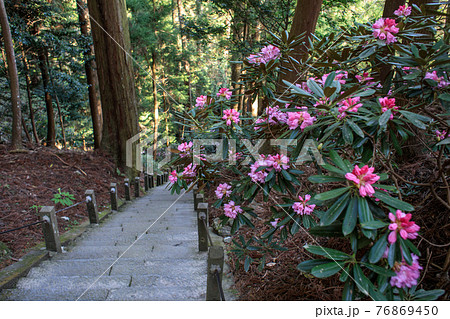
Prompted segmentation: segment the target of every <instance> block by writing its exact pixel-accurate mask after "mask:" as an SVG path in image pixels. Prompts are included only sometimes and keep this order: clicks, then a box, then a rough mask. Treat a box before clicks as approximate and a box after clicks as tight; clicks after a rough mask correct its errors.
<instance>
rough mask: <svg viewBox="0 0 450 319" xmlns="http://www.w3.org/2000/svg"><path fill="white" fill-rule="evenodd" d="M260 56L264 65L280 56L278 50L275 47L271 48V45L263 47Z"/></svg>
mask: <svg viewBox="0 0 450 319" xmlns="http://www.w3.org/2000/svg"><path fill="white" fill-rule="evenodd" d="M261 55H262V58H263V60H264V61H265V62H264V63H267V62H269V61H270V60H275V59H278V58H279V57H280V55H281V52H280V49H278V48H277V47H276V46H273V45H272V44H269V45H268V46H265V47H264V48H262V49H261Z"/></svg>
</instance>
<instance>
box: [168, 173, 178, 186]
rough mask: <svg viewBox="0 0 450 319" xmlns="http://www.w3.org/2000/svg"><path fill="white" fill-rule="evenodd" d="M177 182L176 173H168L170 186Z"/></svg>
mask: <svg viewBox="0 0 450 319" xmlns="http://www.w3.org/2000/svg"><path fill="white" fill-rule="evenodd" d="M177 180H178V175H177V171H173V172H172V173H170V175H169V182H171V183H172V184H175V183H176V182H177Z"/></svg>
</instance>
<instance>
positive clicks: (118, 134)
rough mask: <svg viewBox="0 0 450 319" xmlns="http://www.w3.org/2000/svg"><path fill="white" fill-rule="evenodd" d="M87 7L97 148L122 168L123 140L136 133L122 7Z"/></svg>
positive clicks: (110, 0) (108, 1)
mask: <svg viewBox="0 0 450 319" xmlns="http://www.w3.org/2000/svg"><path fill="white" fill-rule="evenodd" d="M88 8H89V12H90V14H91V22H92V38H93V40H94V51H95V57H96V61H97V68H98V79H99V85H100V96H101V102H102V111H103V132H102V142H101V147H102V148H103V149H104V150H105V151H107V152H109V153H110V154H111V155H112V156H113V157H114V159H115V161H116V164H117V166H119V167H121V168H126V141H127V140H128V139H129V138H131V137H133V136H134V135H136V134H138V132H139V127H138V113H137V103H136V91H135V82H134V72H133V60H132V57H131V55H130V53H129V52H131V43H130V33H129V27H128V19H127V9H126V4H125V0H88ZM137 155H139V154H137ZM131 173H135V172H131ZM131 173H130V174H131Z"/></svg>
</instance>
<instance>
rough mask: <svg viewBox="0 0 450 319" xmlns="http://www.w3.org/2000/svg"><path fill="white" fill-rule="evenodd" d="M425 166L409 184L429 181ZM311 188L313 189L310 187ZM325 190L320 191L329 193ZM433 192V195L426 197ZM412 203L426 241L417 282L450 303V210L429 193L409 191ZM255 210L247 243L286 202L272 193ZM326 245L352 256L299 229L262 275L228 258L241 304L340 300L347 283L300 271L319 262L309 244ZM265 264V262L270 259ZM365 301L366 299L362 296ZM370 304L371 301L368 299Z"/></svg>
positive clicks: (226, 175) (416, 168)
mask: <svg viewBox="0 0 450 319" xmlns="http://www.w3.org/2000/svg"><path fill="white" fill-rule="evenodd" d="M427 166H428V165H423V164H421V163H417V162H416V163H412V164H411V165H409V166H408V171H409V174H410V175H409V176H407V178H409V180H418V181H420V180H422V179H423V180H427V179H429V178H430V176H429V175H430V174H432V169H431V167H430V169H429V167H427ZM235 178H238V177H237V176H233V173H230V172H223V175H222V176H220V178H219V179H218V180H220V183H225V182H229V181H230V180H232V179H235ZM303 183H304V184H303V187H305V188H310V187H313V185H308V183H309V182H308V181H307V180H306V179H305V180H304V181H303ZM309 184H310V183H309ZM217 186H218V184H217V185H215V186H214V187H208V188H205V193H206V194H205V195H206V196H205V197H206V199H207V201H208V202H209V203H210V204H211V205H212V204H213V203H214V202H215V201H216V200H217V198H216V196H215V193H214V191H215V189H216V187H217ZM326 190H327V189H322V190H321V191H326ZM428 192H429V191H428ZM407 200H408V202H409V203H411V204H412V205H414V206H415V207H416V211H414V212H413V219H414V221H416V223H417V224H418V225H420V226H421V229H420V235H421V236H422V237H420V238H417V239H416V240H414V243H415V244H417V246H418V248H419V250H420V252H421V254H422V256H421V257H420V259H419V262H420V265H421V266H422V267H423V270H422V271H421V278H420V279H419V288H418V289H425V290H432V289H444V290H445V291H446V293H445V294H444V295H442V296H441V297H440V298H439V300H448V298H449V293H450V280H449V274H448V269H447V271H445V270H444V268H448V263H449V262H450V261H449V260H448V258H449V247H450V246H449V243H448V238H449V235H450V215H449V212H448V211H447V209H446V208H445V207H444V206H443V205H441V204H440V203H439V202H438V201H437V200H433V199H432V198H431V197H430V196H428V193H427V192H426V191H415V192H413V191H412V190H411V194H410V195H409V196H408V199H407ZM255 202H256V205H254V207H253V208H254V211H255V213H256V214H257V215H258V218H257V219H253V220H252V222H253V224H254V225H255V228H254V229H251V228H250V227H248V226H243V227H241V228H240V229H239V231H238V233H237V234H236V235H235V236H234V238H236V237H237V235H242V236H244V238H245V239H246V240H248V239H250V238H251V237H252V236H255V237H260V236H261V235H262V234H264V233H265V232H266V231H268V230H269V229H270V228H271V227H272V226H271V225H268V224H266V223H264V221H265V220H270V218H271V216H272V213H271V211H270V209H269V207H270V206H272V205H275V204H277V203H282V202H283V201H282V200H281V198H279V197H278V196H277V195H276V194H275V192H274V191H272V192H271V196H270V197H269V202H268V203H265V202H263V200H262V196H261V194H258V196H257V197H256V198H255ZM222 214H223V209H216V208H212V210H211V214H210V223H212V222H213V219H214V218H216V217H219V216H220V215H222ZM307 243H308V244H311V245H323V246H324V247H329V248H334V249H339V250H342V251H345V252H347V253H351V249H350V246H349V245H348V244H346V243H347V241H345V240H342V239H339V238H328V237H313V236H311V235H309V234H308V232H307V230H305V229H303V228H300V230H299V232H298V233H297V234H295V235H294V236H291V237H288V239H287V240H286V241H285V242H284V243H283V244H282V246H283V247H285V248H287V251H276V252H274V253H273V254H272V256H269V257H270V258H268V259H267V260H266V262H267V263H268V264H266V267H265V268H264V269H263V271H259V270H258V264H257V263H253V264H252V265H251V266H250V269H249V271H248V272H245V270H244V261H243V260H237V258H236V255H234V254H230V257H231V258H230V266H231V268H232V270H233V276H234V279H235V288H236V289H237V290H238V291H239V295H240V300H252V301H253V300H267V301H268V300H283V301H290V300H321V301H329V300H341V298H342V290H343V283H342V282H340V281H339V276H338V275H334V276H331V277H329V278H324V279H318V278H315V277H313V276H311V275H309V274H305V273H302V272H301V271H299V270H297V269H296V267H297V265H298V264H299V263H300V262H302V261H305V260H309V259H317V258H320V257H319V256H315V255H313V254H310V253H309V252H308V251H306V250H305V249H304V248H303V246H304V245H305V244H307ZM228 246H229V247H228V250H231V249H233V244H232V243H231V244H228ZM252 253H253V255H251V257H256V258H258V257H261V256H262V255H258V253H255V252H252ZM266 258H267V257H266ZM361 297H362V298H363V299H364V298H366V297H364V296H361ZM367 300H370V299H367Z"/></svg>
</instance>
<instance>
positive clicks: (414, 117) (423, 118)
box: [400, 111, 431, 130]
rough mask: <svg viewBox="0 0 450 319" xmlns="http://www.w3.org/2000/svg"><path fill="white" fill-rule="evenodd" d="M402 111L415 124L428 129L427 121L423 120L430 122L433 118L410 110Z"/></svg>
mask: <svg viewBox="0 0 450 319" xmlns="http://www.w3.org/2000/svg"><path fill="white" fill-rule="evenodd" d="M400 113H401V114H403V115H404V116H405V117H406V118H407V119H408V120H409V121H410V122H411V123H412V124H413V125H414V126H416V127H418V128H420V129H422V130H426V129H427V126H426V125H425V123H423V121H426V122H429V121H430V120H431V119H430V118H428V117H426V116H423V115H419V114H416V113H412V112H408V111H400Z"/></svg>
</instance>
